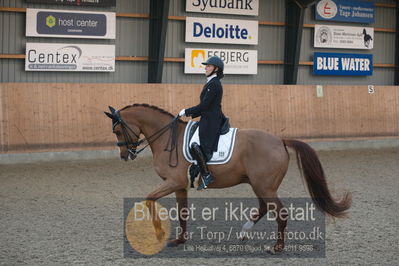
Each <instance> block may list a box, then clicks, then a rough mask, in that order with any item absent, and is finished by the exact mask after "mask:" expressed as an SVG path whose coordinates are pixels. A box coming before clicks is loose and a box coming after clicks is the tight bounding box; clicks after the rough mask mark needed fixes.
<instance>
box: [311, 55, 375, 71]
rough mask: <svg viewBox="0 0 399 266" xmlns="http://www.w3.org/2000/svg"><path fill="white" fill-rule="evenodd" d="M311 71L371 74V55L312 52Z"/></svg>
mask: <svg viewBox="0 0 399 266" xmlns="http://www.w3.org/2000/svg"><path fill="white" fill-rule="evenodd" d="M313 73H314V74H315V75H334V76H371V75H372V74H373V55H371V54H343V53H314V57H313Z"/></svg>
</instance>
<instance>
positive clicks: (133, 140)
mask: <svg viewBox="0 0 399 266" xmlns="http://www.w3.org/2000/svg"><path fill="white" fill-rule="evenodd" d="M108 108H109V110H110V111H111V113H108V112H104V113H105V115H106V116H108V117H109V118H111V119H112V132H113V133H114V134H115V136H116V139H117V143H116V145H117V146H118V147H119V155H120V158H121V159H123V160H125V161H127V160H128V159H129V158H130V159H132V160H134V159H136V157H137V153H136V149H137V146H139V145H140V144H141V141H140V140H139V137H140V134H141V131H140V128H139V127H137V126H135V125H129V124H127V123H126V122H125V120H123V119H122V117H121V114H120V112H119V111H118V110H115V109H114V108H113V107H111V106H109V107H108Z"/></svg>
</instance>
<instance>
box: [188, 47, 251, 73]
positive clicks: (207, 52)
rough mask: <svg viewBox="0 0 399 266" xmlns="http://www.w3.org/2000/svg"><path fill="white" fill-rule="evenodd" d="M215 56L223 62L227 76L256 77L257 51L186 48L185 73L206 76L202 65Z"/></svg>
mask: <svg viewBox="0 0 399 266" xmlns="http://www.w3.org/2000/svg"><path fill="white" fill-rule="evenodd" d="M215 55H216V56H219V57H220V59H222V60H223V62H224V73H225V74H241V75H249V74H252V75H254V74H257V72H258V51H257V50H227V49H202V48H186V49H185V60H184V73H186V74H204V73H205V66H204V65H202V64H201V63H202V62H205V61H206V60H207V59H208V58H209V57H211V56H215Z"/></svg>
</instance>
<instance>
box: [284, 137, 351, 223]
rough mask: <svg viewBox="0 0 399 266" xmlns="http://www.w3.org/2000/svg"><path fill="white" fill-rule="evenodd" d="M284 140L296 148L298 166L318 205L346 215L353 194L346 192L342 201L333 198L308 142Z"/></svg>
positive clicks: (332, 212)
mask: <svg viewBox="0 0 399 266" xmlns="http://www.w3.org/2000/svg"><path fill="white" fill-rule="evenodd" d="M283 142H284V145H286V146H288V147H290V148H293V149H294V150H295V152H296V157H297V163H298V168H299V170H300V171H301V174H302V176H303V177H304V178H305V180H306V184H307V187H308V190H309V194H310V196H311V197H312V200H313V202H314V203H315V204H316V206H317V207H318V208H319V209H320V210H322V211H323V212H324V213H327V214H329V215H331V216H333V217H337V218H340V217H344V216H345V215H346V211H347V210H348V209H349V208H350V206H351V203H352V199H351V195H350V194H349V193H345V195H344V196H343V198H342V199H341V200H340V201H339V200H335V199H333V197H332V196H331V193H330V190H329V189H328V186H327V182H326V177H325V174H324V170H323V167H322V166H321V163H320V160H319V158H318V157H317V154H316V152H315V151H314V150H313V149H312V148H311V147H310V146H309V145H308V144H306V143H304V142H301V141H298V140H286V139H284V140H283Z"/></svg>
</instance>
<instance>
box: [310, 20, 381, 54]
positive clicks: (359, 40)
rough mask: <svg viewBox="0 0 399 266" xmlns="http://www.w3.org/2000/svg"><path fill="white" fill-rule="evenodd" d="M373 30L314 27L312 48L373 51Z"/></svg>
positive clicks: (326, 26) (329, 26) (365, 28)
mask: <svg viewBox="0 0 399 266" xmlns="http://www.w3.org/2000/svg"><path fill="white" fill-rule="evenodd" d="M373 46H374V28H371V27H347V26H339V25H315V28H314V47H318V48H342V49H373Z"/></svg>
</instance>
